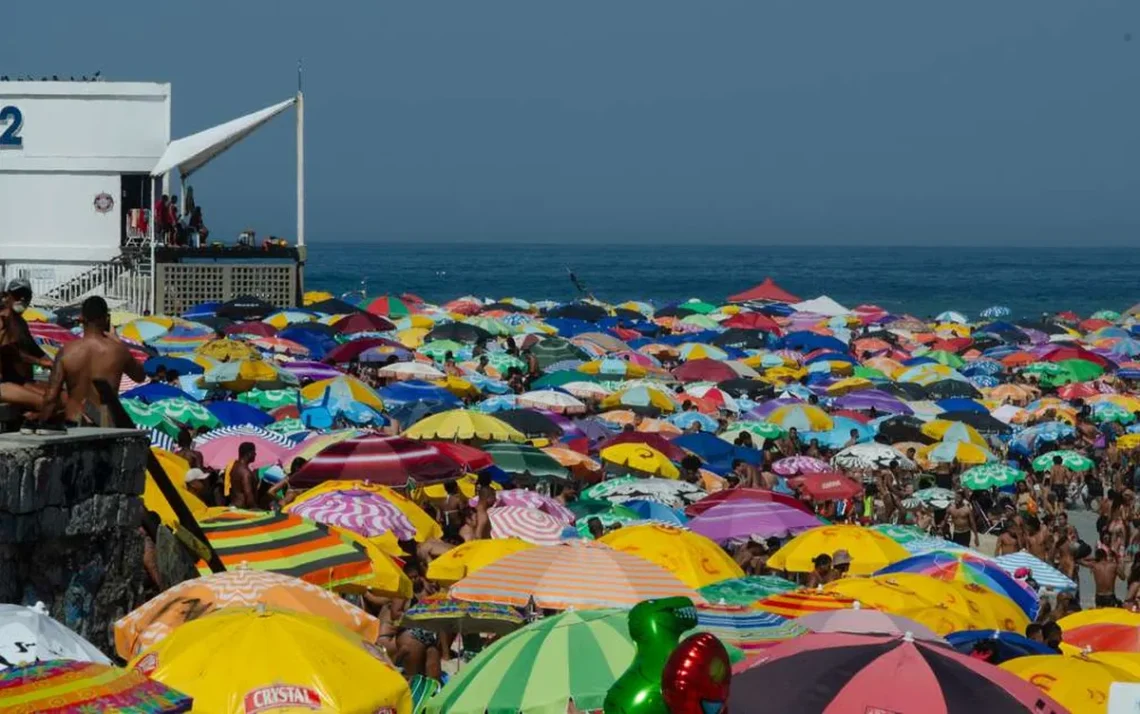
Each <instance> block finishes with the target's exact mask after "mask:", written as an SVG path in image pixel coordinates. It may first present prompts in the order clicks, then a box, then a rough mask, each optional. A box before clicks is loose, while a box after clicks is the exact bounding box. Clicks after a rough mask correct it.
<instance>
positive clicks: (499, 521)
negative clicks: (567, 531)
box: [487, 506, 566, 545]
mask: <svg viewBox="0 0 1140 714" xmlns="http://www.w3.org/2000/svg"><path fill="white" fill-rule="evenodd" d="M487 515H488V516H490V518H491V537H492V538H519V539H521V540H525V541H526V542H527V543H534V544H535V545H558V544H559V543H561V542H562V531H563V529H564V528H565V527H566V524H565V523H563V522H562V521H560V520H559V519H558V518H555V517H554V516H552V515H550V514H549V513H545V512H543V511H540V510H538V509H536V508H523V507H522V506H502V507H499V508H492V509H491V510H490V511H488V513H487Z"/></svg>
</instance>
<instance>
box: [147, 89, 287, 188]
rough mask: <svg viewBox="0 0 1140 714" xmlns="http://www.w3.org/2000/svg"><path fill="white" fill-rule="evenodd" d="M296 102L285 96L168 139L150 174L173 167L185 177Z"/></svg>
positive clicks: (155, 174) (156, 174)
mask: <svg viewBox="0 0 1140 714" xmlns="http://www.w3.org/2000/svg"><path fill="white" fill-rule="evenodd" d="M296 102H297V98H296V97H294V98H292V99H287V100H285V101H284V102H281V103H280V104H274V105H273V106H271V107H266V108H265V109H262V110H261V111H256V112H254V113H252V114H246V115H245V116H243V117H239V118H237V119H234V120H233V121H228V122H226V123H225V124H219V125H217V126H215V127H213V128H211V129H206V130H205V131H200V132H198V133H197V134H191V135H190V136H187V137H185V138H183V139H178V140H176V141H172V142H170V144H169V145H167V147H166V151H164V152H163V153H162V158H160V159H159V160H158V164H157V165H156V166H155V167H154V170H153V171H151V172H150V175H151V176H161V175H163V174H165V173H166V172H168V171H170V170H171V169H175V168H177V169H178V172H179V174H181V176H182V178H186V177H187V176H189V175H190V174H192V173H194V172H195V171H197V170H198V169H200V168H202V167H203V166H205V165H206V164H207V163H209V162H210V160H211V159H213V158H214V157H215V156H217V155H218V154H220V153H222V152H223V151H225V150H226V149H228V148H230V147H231V146H233V145H234V144H236V143H238V142H239V141H241V140H242V139H244V138H245V137H247V136H249V135H250V134H252V133H253V132H254V131H256V130H257V129H258V128H259V127H260V126H261V125H262V124H265V123H266V122H267V121H269V120H270V119H272V118H273V117H275V116H277V115H278V114H280V113H281V112H283V111H285V110H286V109H288V108H289V107H291V106H293V105H294V104H296Z"/></svg>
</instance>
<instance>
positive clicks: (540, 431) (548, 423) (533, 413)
mask: <svg viewBox="0 0 1140 714" xmlns="http://www.w3.org/2000/svg"><path fill="white" fill-rule="evenodd" d="M495 418H496V419H500V420H502V421H504V422H506V423H507V424H510V425H511V426H513V427H514V428H515V429H517V430H519V431H520V432H522V433H523V434H526V435H527V436H532V437H533V436H546V437H550V438H551V439H558V438H561V437H562V435H563V428H564V426H568V425H569V424H571V422H570V421H569V420H565V421H563V422H561V423H560V422H558V421H556V417H555V415H553V414H552V413H543V412H540V411H537V410H535V409H518V408H511V409H504V410H503V411H500V412H497V413H496V414H495Z"/></svg>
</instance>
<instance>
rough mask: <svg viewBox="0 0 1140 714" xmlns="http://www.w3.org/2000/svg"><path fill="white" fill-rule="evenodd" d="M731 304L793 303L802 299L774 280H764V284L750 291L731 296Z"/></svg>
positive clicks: (729, 299)
mask: <svg viewBox="0 0 1140 714" xmlns="http://www.w3.org/2000/svg"><path fill="white" fill-rule="evenodd" d="M728 301H729V302H786V303H793V302H799V301H800V299H799V298H798V297H796V296H795V295H792V294H791V293H790V292H788V291H787V290H784V289H783V288H782V287H780V286H779V285H777V284H776V282H775V281H774V280H772V278H764V282H762V283H760V284H759V285H757V286H756V287H754V288H751V289H750V290H745V291H744V292H742V293H737V294H735V295H730V296H729V298H728Z"/></svg>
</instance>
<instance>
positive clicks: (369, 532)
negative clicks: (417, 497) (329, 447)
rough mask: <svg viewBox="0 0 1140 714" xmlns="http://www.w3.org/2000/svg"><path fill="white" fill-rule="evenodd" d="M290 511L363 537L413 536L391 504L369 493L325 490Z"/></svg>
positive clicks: (408, 523) (406, 520) (411, 527)
mask: <svg viewBox="0 0 1140 714" xmlns="http://www.w3.org/2000/svg"><path fill="white" fill-rule="evenodd" d="M290 512H291V513H295V514H297V515H298V516H303V517H305V518H308V519H311V520H314V521H316V522H317V523H324V524H325V525H329V526H338V527H340V528H344V529H346V530H350V531H352V532H353V533H357V534H359V535H362V536H364V537H365V538H372V537H375V536H378V535H382V534H384V533H388V532H391V533H392V534H393V535H395V536H396V540H411V539H412V538H415V537H416V527H415V526H414V525H413V524H412V521H411V520H410V519H409V518H408V517H407V516H406V515H404V513H403V512H402V511H401V510H400V509H399V508H397V507H396V506H395V505H394V504H392V503H391V502H389V501H388V500H386V499H384V498H382V497H381V496H379V495H377V494H376V493H373V492H371V491H362V490H359V489H347V490H343V491H341V490H336V491H327V492H325V493H322V494H319V495H317V496H314V497H312V498H309V499H306V500H304V501H302V502H300V503H297V504H295V505H294V506H293V508H291V509H290Z"/></svg>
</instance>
